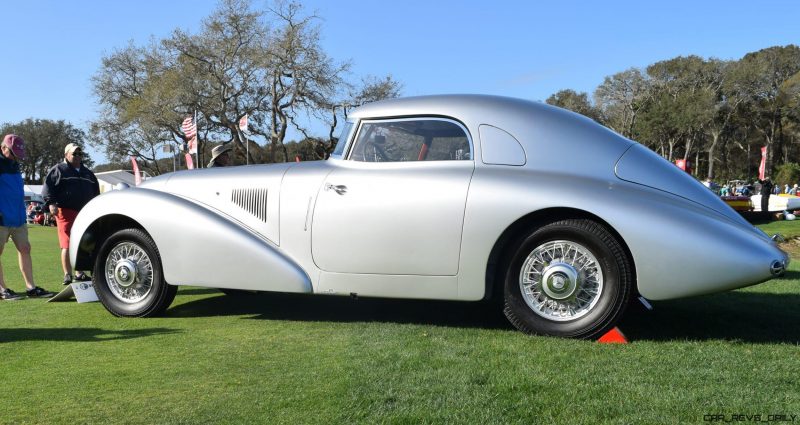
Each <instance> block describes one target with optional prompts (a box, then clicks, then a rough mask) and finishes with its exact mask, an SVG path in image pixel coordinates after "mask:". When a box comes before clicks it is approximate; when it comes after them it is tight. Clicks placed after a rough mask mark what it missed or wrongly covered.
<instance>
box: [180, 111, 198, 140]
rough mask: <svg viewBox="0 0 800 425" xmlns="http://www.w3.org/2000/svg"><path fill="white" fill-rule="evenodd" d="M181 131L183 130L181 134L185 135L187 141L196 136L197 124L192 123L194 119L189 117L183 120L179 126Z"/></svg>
mask: <svg viewBox="0 0 800 425" xmlns="http://www.w3.org/2000/svg"><path fill="white" fill-rule="evenodd" d="M181 130H183V134H185V135H186V138H187V139H191V138H192V137H194V136H195V134H197V123H195V122H194V117H193V116H191V115H189V116H188V117H186V119H185V120H183V124H181Z"/></svg>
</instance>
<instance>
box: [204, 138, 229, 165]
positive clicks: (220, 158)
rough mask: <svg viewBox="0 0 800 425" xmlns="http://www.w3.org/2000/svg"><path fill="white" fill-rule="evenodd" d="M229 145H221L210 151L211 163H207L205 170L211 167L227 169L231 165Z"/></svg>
mask: <svg viewBox="0 0 800 425" xmlns="http://www.w3.org/2000/svg"><path fill="white" fill-rule="evenodd" d="M231 149H232V148H231V145H230V143H221V144H220V145H219V146H216V147H214V149H212V150H211V161H209V162H208V165H207V166H206V168H213V167H227V166H229V165H231V156H230V153H229V152H230V151H231Z"/></svg>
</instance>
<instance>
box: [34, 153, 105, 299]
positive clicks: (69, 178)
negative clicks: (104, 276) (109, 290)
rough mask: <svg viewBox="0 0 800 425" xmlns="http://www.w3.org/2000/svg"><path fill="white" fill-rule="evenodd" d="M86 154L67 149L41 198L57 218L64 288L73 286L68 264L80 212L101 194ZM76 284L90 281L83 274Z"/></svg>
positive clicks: (51, 170)
mask: <svg viewBox="0 0 800 425" xmlns="http://www.w3.org/2000/svg"><path fill="white" fill-rule="evenodd" d="M82 162H83V150H82V149H81V147H80V146H78V145H76V144H75V143H70V144H68V145H67V146H66V147H65V148H64V161H63V162H61V163H59V164H58V165H56V166H54V167H53V168H51V169H50V171H49V172H48V173H47V177H45V179H44V187H43V188H42V196H43V197H44V202H45V205H47V206H48V208H50V214H53V216H55V218H56V226H58V245H59V246H60V247H61V268H62V269H63V270H64V285H68V284H69V283H70V282H72V266H71V265H70V262H69V234H70V231H71V230H72V223H74V222H75V217H77V216H78V211H80V210H81V208H83V206H84V205H86V204H87V203H89V201H90V200H92V198H94V197H95V196H97V195H99V194H100V185H99V183H97V177H95V176H94V173H92V172H91V171H89V169H88V168H86V167H85V166H84V165H83V163H82ZM75 279H76V280H79V281H80V280H91V278H90V277H88V276H86V274H85V273H83V272H78V273H77V274H76V275H75Z"/></svg>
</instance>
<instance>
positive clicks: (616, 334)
mask: <svg viewBox="0 0 800 425" xmlns="http://www.w3.org/2000/svg"><path fill="white" fill-rule="evenodd" d="M597 342H599V343H601V344H627V343H628V339H627V338H625V335H624V334H623V333H622V331H621V330H619V328H618V327H616V326H615V327H614V329H611V330H610V331H608V332H606V334H605V335H603V336H601V337H600V339H598V340H597Z"/></svg>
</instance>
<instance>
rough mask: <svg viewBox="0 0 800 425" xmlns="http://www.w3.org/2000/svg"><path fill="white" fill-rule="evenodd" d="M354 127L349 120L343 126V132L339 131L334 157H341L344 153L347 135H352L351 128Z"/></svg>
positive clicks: (332, 154)
mask: <svg viewBox="0 0 800 425" xmlns="http://www.w3.org/2000/svg"><path fill="white" fill-rule="evenodd" d="M352 128H353V123H352V122H350V121H347V122H346V123H345V124H344V127H342V132H341V133H339V138H338V139H337V140H336V148H335V149H334V150H333V152H332V153H331V156H332V157H335V158H341V157H342V154H343V153H344V146H345V145H346V144H347V137H348V136H349V135H350V130H351V129H352Z"/></svg>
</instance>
